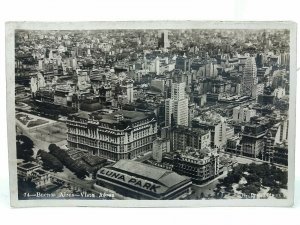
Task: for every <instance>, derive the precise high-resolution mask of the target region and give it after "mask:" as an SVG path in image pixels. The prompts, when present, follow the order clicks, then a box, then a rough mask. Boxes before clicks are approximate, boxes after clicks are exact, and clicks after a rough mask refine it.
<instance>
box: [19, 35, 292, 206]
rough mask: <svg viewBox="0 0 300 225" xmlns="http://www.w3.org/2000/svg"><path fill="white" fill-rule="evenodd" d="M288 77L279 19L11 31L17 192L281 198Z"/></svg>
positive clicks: (286, 39) (29, 195)
mask: <svg viewBox="0 0 300 225" xmlns="http://www.w3.org/2000/svg"><path fill="white" fill-rule="evenodd" d="M290 82H291V81H290V32H289V30H288V29H273V30H269V29H257V30H242V29H233V30H228V29H223V30H222V29H203V30H197V29H189V30H185V29H182V30H176V29H155V30H88V31H81V30H78V31H70V30H64V31H61V30H60V31H58V30H53V31H45V30H43V31H41V30H16V32H15V93H16V95H15V96H16V103H15V104H16V112H15V113H16V130H17V133H16V146H17V159H18V169H17V171H18V183H19V190H18V191H19V199H22V200H25V199H48V198H49V197H47V196H53V198H58V196H60V194H61V193H65V194H66V195H64V196H67V197H66V198H68V199H72V198H74V199H89V198H91V199H99V198H100V199H118V200H126V199H138V200H146V199H157V200H170V199H182V200H196V199H197V200H199V201H201V200H208V199H247V198H251V196H256V198H257V199H265V198H267V199H287V198H288V197H289V196H288V165H289V162H288V155H289V146H288V142H287V140H288V128H289V94H290ZM36 193H39V195H40V194H41V195H42V196H44V197H37V196H36V195H37V194H36ZM82 193H85V194H83V195H82ZM89 196H91V197H89ZM95 196H97V197H95ZM99 196H100V197H99ZM266 196H267V197H266Z"/></svg>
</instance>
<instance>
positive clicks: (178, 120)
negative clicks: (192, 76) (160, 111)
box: [165, 82, 189, 126]
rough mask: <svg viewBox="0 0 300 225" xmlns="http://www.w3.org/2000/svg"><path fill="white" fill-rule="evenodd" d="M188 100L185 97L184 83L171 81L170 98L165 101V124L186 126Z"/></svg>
mask: <svg viewBox="0 0 300 225" xmlns="http://www.w3.org/2000/svg"><path fill="white" fill-rule="evenodd" d="M188 105H189V100H188V98H186V97H185V83H184V82H182V83H172V86H171V98H169V99H166V101H165V121H166V122H165V125H166V126H171V125H172V117H173V122H174V125H183V126H188Z"/></svg>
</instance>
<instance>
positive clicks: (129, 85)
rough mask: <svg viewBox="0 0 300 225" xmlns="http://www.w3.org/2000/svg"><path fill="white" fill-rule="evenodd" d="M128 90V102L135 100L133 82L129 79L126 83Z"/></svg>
mask: <svg viewBox="0 0 300 225" xmlns="http://www.w3.org/2000/svg"><path fill="white" fill-rule="evenodd" d="M126 92H127V99H128V102H129V103H131V102H133V82H131V81H128V82H127V84H126Z"/></svg>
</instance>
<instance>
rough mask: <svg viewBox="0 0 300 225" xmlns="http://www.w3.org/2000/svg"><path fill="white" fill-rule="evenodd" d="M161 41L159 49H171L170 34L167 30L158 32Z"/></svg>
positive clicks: (159, 41)
mask: <svg viewBox="0 0 300 225" xmlns="http://www.w3.org/2000/svg"><path fill="white" fill-rule="evenodd" d="M158 35H159V39H158V47H159V48H164V49H166V48H169V47H170V42H169V34H168V31H167V30H163V31H159V32H158Z"/></svg>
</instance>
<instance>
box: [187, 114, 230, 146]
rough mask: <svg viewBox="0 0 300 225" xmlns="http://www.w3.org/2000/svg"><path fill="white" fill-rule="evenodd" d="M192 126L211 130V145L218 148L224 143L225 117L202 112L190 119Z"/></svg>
mask: <svg viewBox="0 0 300 225" xmlns="http://www.w3.org/2000/svg"><path fill="white" fill-rule="evenodd" d="M192 126H193V128H201V129H202V130H208V131H210V132H211V147H213V148H220V147H222V146H225V145H226V141H227V140H226V128H227V123H226V119H225V118H223V117H222V116H220V115H219V114H215V113H213V114H203V115H201V116H200V117H196V118H194V119H193V121H192Z"/></svg>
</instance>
